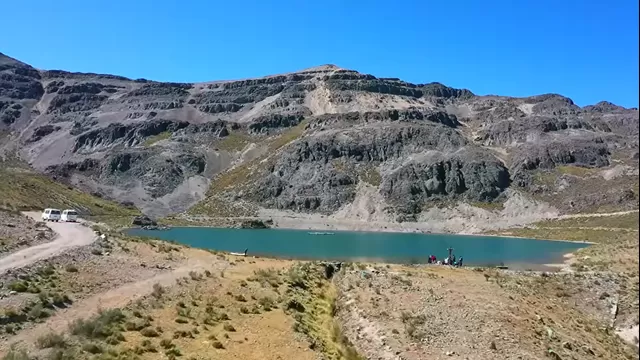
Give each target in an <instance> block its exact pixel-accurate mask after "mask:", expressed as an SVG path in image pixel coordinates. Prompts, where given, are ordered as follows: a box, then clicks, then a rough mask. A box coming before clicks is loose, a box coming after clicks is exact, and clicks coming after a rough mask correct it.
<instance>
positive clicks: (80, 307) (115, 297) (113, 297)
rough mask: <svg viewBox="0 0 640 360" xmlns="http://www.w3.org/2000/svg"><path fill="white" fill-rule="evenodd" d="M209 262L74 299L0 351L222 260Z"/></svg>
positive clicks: (194, 262)
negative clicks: (80, 299) (73, 301)
mask: <svg viewBox="0 0 640 360" xmlns="http://www.w3.org/2000/svg"><path fill="white" fill-rule="evenodd" d="M213 265H214V266H212V263H211V262H210V261H208V262H205V261H202V260H201V259H195V260H189V261H188V262H187V264H185V266H182V267H180V268H178V269H175V270H173V271H170V272H166V273H162V274H159V275H156V276H153V277H150V278H147V279H143V280H140V281H136V282H132V283H128V284H124V285H122V286H119V287H116V288H113V289H110V290H108V291H105V292H103V293H99V294H96V295H94V296H92V297H89V298H87V299H84V300H82V301H79V302H76V303H74V304H73V306H71V307H69V308H66V309H61V310H59V311H57V312H56V313H55V314H54V315H53V316H52V317H50V318H49V319H47V321H46V322H44V323H41V324H38V325H37V326H35V327H33V328H31V329H26V330H25V331H23V332H21V333H20V334H19V335H17V336H14V337H13V338H11V340H10V341H9V342H7V343H6V344H3V345H4V346H3V345H0V354H2V352H3V350H6V349H7V348H8V347H9V346H11V345H17V344H20V343H26V344H29V343H33V342H34V339H37V338H39V337H40V336H42V335H45V334H47V333H50V332H52V331H53V332H64V331H66V330H67V329H68V328H69V324H71V323H73V322H74V321H75V320H77V319H84V318H89V317H91V316H92V315H94V314H96V313H98V311H100V310H106V309H114V308H120V307H124V306H126V305H127V304H129V303H131V302H132V301H135V300H136V299H139V298H141V297H144V296H146V295H149V294H150V293H151V292H152V291H153V286H154V285H155V284H159V285H161V286H164V287H167V286H171V285H174V284H175V282H176V279H179V278H181V277H186V276H188V275H189V272H191V271H198V272H202V271H204V270H205V269H208V270H214V271H215V270H218V271H219V270H222V269H223V267H224V266H225V265H226V264H225V262H219V263H216V264H213Z"/></svg>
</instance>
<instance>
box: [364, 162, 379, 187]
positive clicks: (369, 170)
mask: <svg viewBox="0 0 640 360" xmlns="http://www.w3.org/2000/svg"><path fill="white" fill-rule="evenodd" d="M359 175H360V180H361V181H364V182H366V183H367V184H370V185H373V186H375V187H378V186H380V184H381V183H382V176H381V175H380V171H378V169H377V168H375V167H372V166H368V167H366V168H365V169H363V170H362V171H360V174H359Z"/></svg>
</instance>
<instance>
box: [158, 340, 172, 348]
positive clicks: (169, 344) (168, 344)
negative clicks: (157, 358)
mask: <svg viewBox="0 0 640 360" xmlns="http://www.w3.org/2000/svg"><path fill="white" fill-rule="evenodd" d="M160 346H162V347H163V348H165V349H169V348H172V347H173V346H174V345H173V343H172V342H171V340H170V339H162V340H160Z"/></svg>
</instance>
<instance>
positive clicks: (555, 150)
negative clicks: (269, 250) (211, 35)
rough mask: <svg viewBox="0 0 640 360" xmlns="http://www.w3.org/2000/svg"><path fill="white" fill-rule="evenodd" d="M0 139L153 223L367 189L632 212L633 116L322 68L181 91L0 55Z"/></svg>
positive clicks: (424, 198) (329, 199)
mask: <svg viewBox="0 0 640 360" xmlns="http://www.w3.org/2000/svg"><path fill="white" fill-rule="evenodd" d="M0 131H6V132H9V133H13V134H14V135H13V137H11V139H12V142H11V145H12V146H14V147H15V146H18V148H19V149H20V155H21V156H22V157H23V158H24V159H25V160H27V161H29V163H30V164H31V165H32V166H33V167H34V168H35V169H37V170H39V171H42V172H45V173H49V174H51V175H52V176H55V177H56V178H57V179H60V180H63V181H67V182H70V183H73V184H75V185H77V186H79V187H81V188H84V189H86V190H89V191H92V192H95V193H100V194H101V195H102V196H105V197H111V198H115V199H118V200H121V201H126V202H133V203H135V204H136V205H137V206H139V207H141V208H142V209H143V210H144V211H146V212H147V213H149V214H151V215H155V216H162V215H167V214H170V213H175V212H183V211H186V210H188V209H189V208H191V207H192V206H193V205H195V204H198V206H196V207H194V208H193V209H192V210H191V212H192V213H197V214H206V215H218V214H217V213H216V211H215V210H214V208H215V207H213V206H210V205H211V204H213V203H216V204H220V203H222V204H223V207H226V208H228V209H236V208H238V205H239V204H240V205H242V206H241V207H242V208H243V209H253V210H255V209H259V208H269V209H279V210H293V211H297V212H314V213H323V214H332V213H335V212H337V211H339V210H340V209H342V208H344V207H345V206H347V205H348V204H349V203H351V202H353V201H354V199H355V198H356V196H357V194H358V191H359V189H361V188H362V187H363V186H365V187H367V188H369V189H371V188H373V189H374V190H375V193H376V194H377V196H379V197H380V198H381V199H383V200H382V201H384V203H385V211H387V212H388V213H389V214H392V215H393V214H400V215H402V216H405V217H404V218H407V219H412V218H415V216H416V215H418V214H420V213H421V212H422V211H424V210H425V209H428V208H430V207H432V206H435V205H438V206H441V205H442V204H445V205H446V204H455V203H461V202H462V203H469V204H476V205H478V204H480V205H478V206H482V205H481V204H499V203H501V202H504V201H505V200H506V198H507V197H508V193H510V192H513V191H516V192H520V193H522V194H527V196H531V197H532V198H538V199H539V200H544V201H549V202H552V203H553V204H552V205H554V206H557V207H558V208H559V209H561V210H562V211H567V212H569V211H582V210H585V209H586V208H589V209H591V208H593V207H601V208H624V209H627V208H633V207H637V196H638V194H637V192H638V191H637V176H638V175H637V174H638V173H637V168H638V110H637V109H625V108H622V107H619V106H616V105H614V104H611V103H608V102H600V103H598V104H595V105H591V106H586V107H583V108H581V107H579V106H577V105H575V104H574V103H573V102H572V101H571V99H568V98H566V97H563V96H560V95H556V94H547V95H540V96H532V97H528V98H510V97H501V96H478V95H474V94H473V93H472V92H470V91H469V90H465V89H453V88H450V87H447V86H445V85H442V84H439V83H430V84H411V83H408V82H404V81H401V80H399V79H391V78H376V77H374V76H372V75H367V74H360V73H358V72H356V71H352V70H346V69H341V68H338V67H336V66H332V65H326V66H321V67H317V68H311V69H307V70H304V71H300V72H295V73H290V74H283V75H276V76H268V77H264V78H260V79H250V80H241V81H218V82H210V83H200V84H182V83H158V82H153V81H148V80H145V79H138V80H131V79H127V78H123V77H119V76H113V75H100V74H86V73H71V72H66V71H60V70H52V71H45V70H38V69H34V68H32V67H31V66H29V65H27V64H24V63H21V62H19V61H17V60H14V59H12V58H9V57H7V56H4V55H2V54H0ZM614 168H615V169H617V170H615V171H614V170H613V169H614ZM607 174H608V175H607ZM607 181H609V183H608V184H609V185H610V186H606V187H604V188H603V187H601V186H602V184H605V183H607ZM633 184H635V187H634V186H633ZM582 187H584V189H582ZM576 189H582V190H583V191H584V192H585V194H584V195H585V196H583V197H582V198H584V199H589V200H588V201H587V200H585V201H582V202H581V200H580V199H581V197H580V196H575V192H576V191H578V190H576ZM609 191H610V192H612V193H611V194H608V192H609ZM623 191H626V192H624V194H625V195H624V197H620V196H617V197H616V196H614V193H622V192H623ZM587 193H589V194H590V195H589V196H586V195H588V194H587ZM596 193H600V194H604V195H601V196H598V195H594V194H596ZM569 194H571V195H570V196H569ZM569 197H571V199H569ZM554 202H555V203H554ZM587 202H588V204H587ZM226 215H233V214H228V213H227V214H226ZM407 216H408V217H407Z"/></svg>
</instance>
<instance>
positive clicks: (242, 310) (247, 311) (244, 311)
mask: <svg viewBox="0 0 640 360" xmlns="http://www.w3.org/2000/svg"><path fill="white" fill-rule="evenodd" d="M240 313H241V314H248V313H249V309H247V307H246V306H241V307H240Z"/></svg>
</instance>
